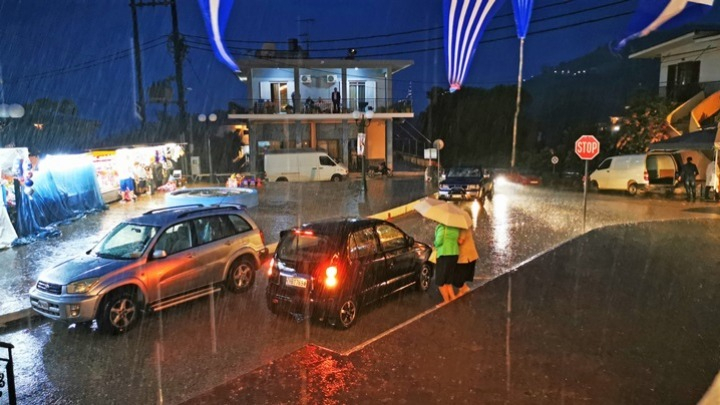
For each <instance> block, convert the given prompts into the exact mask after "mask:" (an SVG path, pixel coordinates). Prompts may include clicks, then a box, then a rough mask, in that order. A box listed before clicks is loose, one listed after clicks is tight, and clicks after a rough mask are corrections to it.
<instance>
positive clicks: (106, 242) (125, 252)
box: [30, 205, 268, 333]
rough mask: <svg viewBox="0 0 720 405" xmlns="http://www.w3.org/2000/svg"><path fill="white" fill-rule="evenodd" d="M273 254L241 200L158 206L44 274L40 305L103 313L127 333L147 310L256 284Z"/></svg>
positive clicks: (99, 316) (55, 313)
mask: <svg viewBox="0 0 720 405" xmlns="http://www.w3.org/2000/svg"><path fill="white" fill-rule="evenodd" d="M267 256H268V250H267V248H266V247H265V241H264V237H263V233H262V231H261V230H260V229H259V228H258V226H257V225H256V224H255V222H254V221H253V220H252V219H251V218H250V217H249V216H248V215H247V213H246V212H245V211H244V209H243V208H242V207H239V206H211V207H203V206H201V205H192V206H179V207H170V208H162V209H156V210H152V211H148V212H146V213H145V214H143V215H141V216H139V217H136V218H132V219H129V220H126V221H124V222H122V223H121V224H119V225H118V226H116V227H115V229H113V230H112V231H111V232H110V233H109V234H108V235H107V236H106V237H105V238H104V239H103V240H102V241H101V242H100V243H99V244H98V245H97V246H96V247H94V248H93V249H91V250H88V251H87V252H86V254H85V255H83V256H80V257H76V258H74V259H71V260H68V261H67V262H64V263H62V264H59V265H58V266H55V267H54V268H51V269H47V270H45V271H43V272H42V273H40V277H39V278H38V282H37V284H36V285H35V287H33V288H32V289H30V303H31V305H32V309H33V310H35V311H36V312H38V313H40V314H42V315H44V316H46V317H48V318H51V319H54V320H61V321H66V322H73V323H80V322H88V321H92V320H93V319H95V320H97V325H98V328H99V329H100V330H101V331H105V332H110V333H122V332H125V331H126V330H128V329H130V328H131V327H132V326H133V325H135V324H136V323H137V321H138V318H139V316H140V312H141V311H143V310H145V309H149V310H152V311H159V310H162V309H165V308H168V307H171V306H173V305H177V304H180V303H183V302H186V301H189V300H192V299H195V298H199V297H203V296H206V295H209V294H213V293H215V292H217V291H218V290H219V288H218V286H221V285H224V286H225V287H226V288H227V289H228V290H230V291H233V292H242V291H245V290H247V289H249V288H250V287H251V286H252V285H253V283H254V281H255V272H256V271H257V269H258V268H259V267H260V265H261V264H262V262H263V261H264V260H265V259H266V257H267Z"/></svg>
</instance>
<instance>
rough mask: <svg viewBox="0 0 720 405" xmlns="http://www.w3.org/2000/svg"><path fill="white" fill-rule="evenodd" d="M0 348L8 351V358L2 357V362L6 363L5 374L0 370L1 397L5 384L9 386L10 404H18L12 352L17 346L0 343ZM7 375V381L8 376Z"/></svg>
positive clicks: (0, 359) (0, 358)
mask: <svg viewBox="0 0 720 405" xmlns="http://www.w3.org/2000/svg"><path fill="white" fill-rule="evenodd" d="M0 348H3V349H7V353H8V356H7V358H3V357H0V361H3V362H5V372H3V370H2V369H1V368H0V397H2V396H3V392H2V391H3V390H2V388H4V387H5V384H7V386H8V402H7V403H9V404H10V405H16V404H17V396H16V395H15V374H13V367H14V365H13V358H12V350H13V349H14V348H15V346H13V345H11V344H10V343H5V342H0ZM5 373H7V379H6V374H5Z"/></svg>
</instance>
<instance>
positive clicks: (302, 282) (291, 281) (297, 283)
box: [285, 277, 307, 288]
mask: <svg viewBox="0 0 720 405" xmlns="http://www.w3.org/2000/svg"><path fill="white" fill-rule="evenodd" d="M285 284H287V285H291V286H293V287H299V288H307V280H306V279H304V278H299V277H288V278H287V279H285Z"/></svg>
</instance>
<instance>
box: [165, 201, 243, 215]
mask: <svg viewBox="0 0 720 405" xmlns="http://www.w3.org/2000/svg"><path fill="white" fill-rule="evenodd" d="M200 206H201V207H203V208H204V209H203V210H202V211H203V212H207V211H217V210H228V209H231V210H237V211H244V210H245V206H244V205H242V204H213V205H202V204H201V205H200ZM195 213H197V211H188V212H182V213H180V215H178V216H177V217H178V218H183V217H186V216H188V215H192V214H195Z"/></svg>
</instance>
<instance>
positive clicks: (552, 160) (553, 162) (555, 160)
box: [550, 156, 560, 174]
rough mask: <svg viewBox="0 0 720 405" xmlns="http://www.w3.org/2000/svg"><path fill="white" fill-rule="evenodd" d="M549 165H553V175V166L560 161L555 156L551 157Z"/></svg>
mask: <svg viewBox="0 0 720 405" xmlns="http://www.w3.org/2000/svg"><path fill="white" fill-rule="evenodd" d="M550 163H552V165H553V174H555V165H557V164H558V163H560V159H559V158H558V157H557V156H553V157H552V158H551V159H550Z"/></svg>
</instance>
